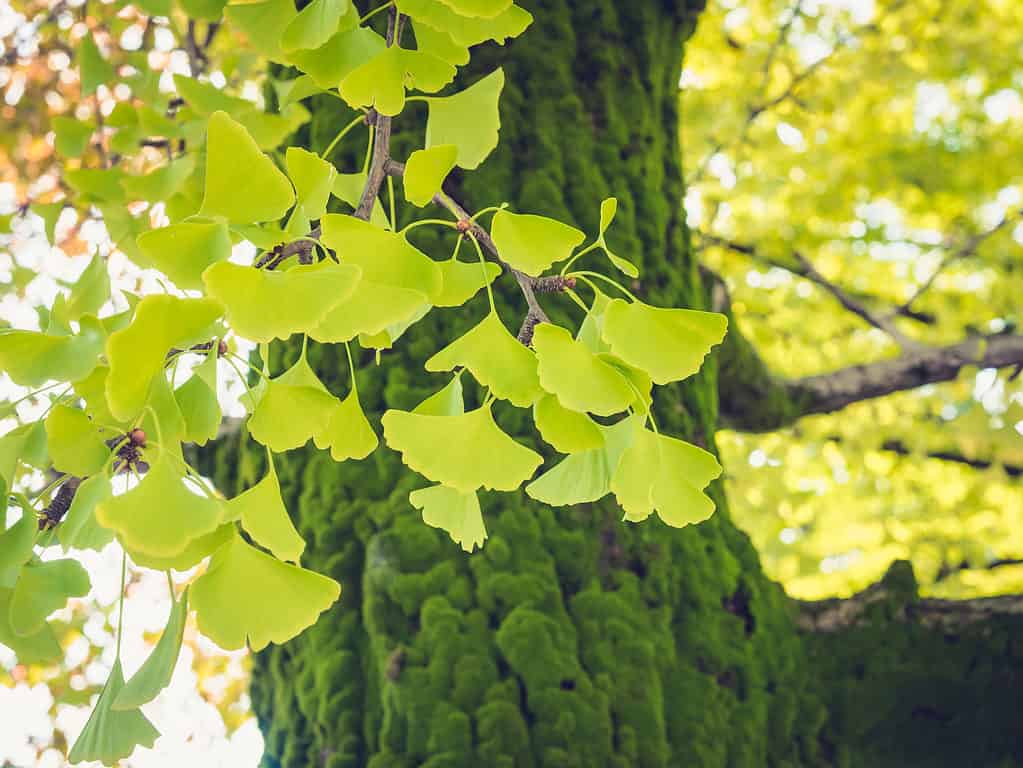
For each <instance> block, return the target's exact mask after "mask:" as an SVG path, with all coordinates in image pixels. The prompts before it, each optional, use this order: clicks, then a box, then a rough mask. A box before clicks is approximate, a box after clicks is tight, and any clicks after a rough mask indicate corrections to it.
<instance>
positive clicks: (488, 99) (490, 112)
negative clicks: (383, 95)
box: [426, 69, 504, 170]
mask: <svg viewBox="0 0 1023 768" xmlns="http://www.w3.org/2000/svg"><path fill="white" fill-rule="evenodd" d="M503 89H504V70H502V69H496V70H494V71H493V72H491V73H490V74H489V75H487V76H486V77H484V78H482V79H480V80H478V81H477V82H476V83H474V84H473V85H471V86H469V87H468V88H466V89H465V90H464V91H460V92H459V93H456V94H454V95H452V96H443V97H429V98H427V99H426V103H427V104H428V105H429V116H428V118H427V121H426V146H427V147H438V146H446V145H449V144H454V145H455V146H456V147H457V148H458V160H457V162H458V166H459V167H460V168H467V169H470V170H471V169H473V168H478V167H479V165H480V163H482V162H483V161H484V160H486V159H487V156H489V155H490V153H491V152H493V151H494V148H495V147H496V146H497V142H498V134H499V132H500V129H501V113H500V110H499V109H498V103H499V102H500V99H501V91H502V90H503Z"/></svg>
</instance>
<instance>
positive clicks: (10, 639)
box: [0, 571, 64, 664]
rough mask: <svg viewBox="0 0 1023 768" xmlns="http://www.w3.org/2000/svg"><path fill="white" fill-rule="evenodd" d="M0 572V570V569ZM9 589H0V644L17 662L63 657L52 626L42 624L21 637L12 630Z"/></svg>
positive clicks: (49, 660)
mask: <svg viewBox="0 0 1023 768" xmlns="http://www.w3.org/2000/svg"><path fill="white" fill-rule="evenodd" d="M0 573H2V571H0ZM12 594H13V591H12V590H10V589H0V644H3V645H6V646H7V647H8V648H10V649H11V650H12V651H14V654H15V656H16V657H17V659H18V663H19V664H54V663H57V662H59V661H60V660H61V659H63V658H64V651H63V649H62V648H61V647H60V643H59V642H57V636H56V635H55V634H54V633H53V628H52V627H50V626H49V625H48V624H44V625H43V627H42V628H41V629H40V630H39V631H38V632H34V633H32V634H30V635H26V636H24V637H22V636H21V635H19V634H17V633H16V632H15V631H14V628H13V627H12V626H11V622H10V607H11V595H12Z"/></svg>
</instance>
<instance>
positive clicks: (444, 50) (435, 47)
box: [415, 24, 469, 67]
mask: <svg viewBox="0 0 1023 768" xmlns="http://www.w3.org/2000/svg"><path fill="white" fill-rule="evenodd" d="M415 31H416V48H417V49H418V50H420V51H426V53H429V54H431V55H432V56H436V57H437V58H438V59H443V60H444V61H446V62H447V63H448V64H454V65H455V66H456V67H460V66H463V65H465V64H468V63H469V49H468V48H467V47H466V46H464V45H459V44H458V43H456V42H455V41H454V40H453V39H452V38H451V35H449V34H448V33H447V32H445V31H443V30H440V29H434V28H433V27H431V26H430V25H429V24H416V25H415Z"/></svg>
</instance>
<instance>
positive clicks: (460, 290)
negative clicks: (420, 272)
mask: <svg viewBox="0 0 1023 768" xmlns="http://www.w3.org/2000/svg"><path fill="white" fill-rule="evenodd" d="M437 266H438V267H439V268H440V271H441V274H442V276H443V277H442V279H443V287H442V288H441V291H440V293H439V294H438V295H437V296H436V297H434V300H433V304H434V305H435V306H438V307H460V306H462V305H463V304H465V302H467V301H468V300H469V299H471V298H472V297H473V296H475V295H476V293H477V292H479V291H480V290H481V289H482V288H483V287H484V286H485V285H489V284H490V283H492V282H494V280H496V279H497V276H498V275H500V274H501V265H500V264H495V263H494V262H492V261H488V262H486V266H485V267H483V266H481V265H480V263H479V262H478V261H473V262H466V261H457V260H456V259H448V260H447V261H438V262H437ZM484 276H485V277H484Z"/></svg>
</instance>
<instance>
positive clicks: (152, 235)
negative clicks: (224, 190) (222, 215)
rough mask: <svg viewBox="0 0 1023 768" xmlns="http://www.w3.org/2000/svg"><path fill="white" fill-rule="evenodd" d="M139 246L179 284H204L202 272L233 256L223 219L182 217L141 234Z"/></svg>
mask: <svg viewBox="0 0 1023 768" xmlns="http://www.w3.org/2000/svg"><path fill="white" fill-rule="evenodd" d="M137 242H138V246H139V249H140V250H141V251H142V254H143V255H144V256H145V258H146V259H147V260H148V261H149V263H151V264H152V265H153V266H154V267H156V268H157V269H159V270H160V271H161V272H163V273H164V274H165V275H167V277H169V278H170V279H171V280H173V281H174V283H175V284H176V285H177V286H178V287H179V288H186V289H193V288H202V273H203V271H204V270H205V269H206V268H207V267H208V266H210V265H211V264H216V263H217V262H218V261H227V259H228V258H229V257H230V256H231V236H230V235H229V234H228V231H227V224H226V223H225V222H224V220H223V219H206V220H201V219H200V220H192V221H183V222H181V223H179V224H171V225H170V226H169V227H161V228H160V229H151V230H149V231H148V232H143V233H142V234H141V235H139V237H138V240H137Z"/></svg>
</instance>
